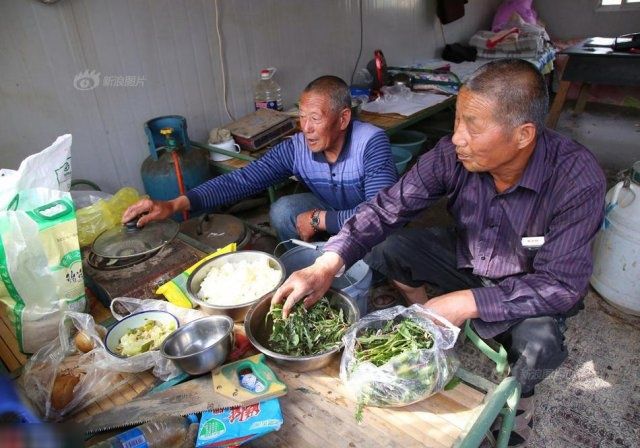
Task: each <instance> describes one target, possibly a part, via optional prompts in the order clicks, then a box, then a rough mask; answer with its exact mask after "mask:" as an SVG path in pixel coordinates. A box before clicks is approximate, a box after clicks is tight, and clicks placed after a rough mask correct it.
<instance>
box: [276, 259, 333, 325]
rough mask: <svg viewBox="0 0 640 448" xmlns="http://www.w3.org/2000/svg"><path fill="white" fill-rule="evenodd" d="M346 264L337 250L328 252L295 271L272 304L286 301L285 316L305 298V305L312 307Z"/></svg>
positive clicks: (278, 291)
mask: <svg viewBox="0 0 640 448" xmlns="http://www.w3.org/2000/svg"><path fill="white" fill-rule="evenodd" d="M343 266H344V262H343V261H342V258H340V256H339V255H338V254H336V253H335V252H326V253H324V254H323V255H321V256H320V257H318V258H317V259H316V261H315V263H314V264H312V265H311V266H309V267H307V268H304V269H301V270H299V271H296V272H294V273H293V274H291V276H290V277H289V278H288V279H287V280H286V281H285V282H284V283H283V284H282V286H280V287H279V288H278V290H277V291H276V292H275V294H274V295H273V298H272V299H271V305H275V304H276V303H282V302H284V305H283V307H282V315H283V317H285V318H286V317H288V316H289V313H290V312H291V309H292V308H293V306H294V305H295V304H296V303H297V302H299V301H300V300H303V299H304V306H305V307H306V308H309V307H311V306H312V305H313V304H314V303H316V302H317V301H318V300H320V299H321V298H322V296H323V295H324V293H325V292H327V290H328V289H329V287H330V286H331V283H332V282H333V279H334V277H335V275H336V274H337V273H338V272H339V271H340V269H341V268H342V267H343Z"/></svg>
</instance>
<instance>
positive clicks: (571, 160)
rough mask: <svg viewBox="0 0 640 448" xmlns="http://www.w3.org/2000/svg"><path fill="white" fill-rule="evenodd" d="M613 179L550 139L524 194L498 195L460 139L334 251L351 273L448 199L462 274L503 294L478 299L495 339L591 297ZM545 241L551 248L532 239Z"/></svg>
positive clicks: (373, 209)
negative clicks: (460, 156) (595, 247)
mask: <svg viewBox="0 0 640 448" xmlns="http://www.w3.org/2000/svg"><path fill="white" fill-rule="evenodd" d="M604 194H605V179H604V175H603V173H602V170H601V169H600V167H599V166H598V163H597V161H596V159H595V158H594V156H593V155H592V154H591V153H590V152H589V151H588V150H587V149H586V148H585V147H584V146H582V145H580V144H578V143H576V142H575V141H573V140H571V139H569V138H567V137H564V136H562V135H560V134H558V133H557V132H554V131H552V130H549V129H545V130H544V131H543V132H541V134H540V136H539V137H538V140H537V142H536V147H535V150H534V151H533V154H532V156H531V158H530V159H529V161H528V164H527V167H526V168H525V171H524V173H523V175H522V177H521V178H520V180H519V181H518V183H517V184H516V185H514V186H513V187H511V188H509V189H508V190H506V191H505V192H503V193H497V192H496V189H495V184H494V182H493V179H492V177H491V175H490V174H489V173H471V172H469V171H467V170H466V169H465V168H464V167H463V165H462V164H461V163H460V162H459V161H458V160H457V158H456V153H455V145H454V144H453V143H452V142H451V138H450V137H445V138H443V139H442V140H441V141H440V142H439V143H438V145H437V146H436V147H435V148H434V149H433V150H431V151H430V152H428V153H427V154H425V155H424V156H422V157H421V158H420V159H419V160H418V162H417V163H416V165H415V166H414V167H413V168H412V169H411V170H410V171H409V172H408V173H407V174H405V175H404V176H403V177H402V178H401V179H400V181H399V182H398V183H396V184H395V185H394V186H392V187H390V188H387V189H385V190H382V191H381V192H380V193H379V194H378V195H377V196H376V197H375V198H373V199H372V200H371V201H369V202H367V203H366V204H363V205H362V206H361V208H360V210H359V212H358V213H357V214H356V215H355V216H354V217H353V218H352V219H350V220H349V221H347V223H346V224H345V226H344V227H343V229H342V230H341V231H340V233H339V234H338V235H337V236H335V237H333V238H331V239H330V240H329V242H328V243H327V244H326V245H325V247H324V249H325V251H331V252H336V253H338V254H339V255H340V256H341V257H342V259H343V260H344V261H345V263H346V265H347V266H350V265H351V264H352V263H354V262H355V261H356V260H359V259H360V258H362V257H363V256H364V254H365V253H366V252H368V251H369V250H370V249H371V248H372V247H373V246H375V245H376V244H378V243H379V242H381V241H382V240H383V239H384V237H385V235H387V234H388V233H389V232H391V231H392V230H393V229H395V228H398V227H400V226H401V225H402V224H403V223H406V222H407V221H408V220H410V219H411V218H412V217H414V216H416V215H417V214H418V213H419V212H420V211H422V210H423V209H425V208H426V207H428V206H430V205H432V204H433V203H434V202H436V201H437V200H438V199H439V198H441V197H443V196H446V197H447V198H448V208H449V211H450V212H451V214H452V215H453V217H454V219H455V223H456V227H457V235H458V242H457V251H456V252H457V266H458V268H469V269H472V270H473V273H474V274H475V275H477V276H479V277H484V278H487V279H490V280H492V281H493V283H494V286H487V287H483V288H475V289H473V290H472V292H473V295H474V298H475V301H476V306H477V308H478V312H479V315H480V318H479V319H476V320H475V321H474V326H475V328H476V330H477V331H478V333H479V334H480V336H482V337H485V338H488V337H493V336H495V335H497V334H499V333H502V332H504V331H505V330H507V329H508V328H509V327H510V326H512V325H514V324H515V323H517V322H519V321H520V320H522V319H523V318H526V317H533V316H543V315H559V314H563V313H565V312H566V311H568V310H569V309H571V307H572V306H574V305H575V304H576V303H577V302H578V300H580V298H581V297H583V296H584V294H585V292H586V290H587V286H588V282H589V277H590V275H591V271H592V257H591V241H592V239H593V237H594V236H595V234H596V231H597V230H598V228H599V226H600V223H601V222H602V218H603V213H604ZM538 236H540V237H544V243H543V244H542V246H541V247H539V248H537V249H535V250H532V249H530V248H527V247H525V246H523V242H522V238H523V237H538Z"/></svg>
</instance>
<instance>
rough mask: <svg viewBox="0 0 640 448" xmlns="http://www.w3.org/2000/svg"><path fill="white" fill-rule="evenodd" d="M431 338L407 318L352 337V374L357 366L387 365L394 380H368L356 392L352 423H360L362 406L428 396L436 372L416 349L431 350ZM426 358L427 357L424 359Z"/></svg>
mask: <svg viewBox="0 0 640 448" xmlns="http://www.w3.org/2000/svg"><path fill="white" fill-rule="evenodd" d="M433 344H434V338H433V335H432V334H431V333H430V332H429V331H427V330H425V329H424V328H423V327H421V326H420V325H419V324H417V323H416V322H415V321H413V320H411V319H404V320H401V321H400V322H394V321H388V322H387V323H385V325H384V326H383V327H382V328H380V329H375V328H367V329H365V330H364V331H363V332H362V334H361V335H360V336H358V337H357V338H356V341H355V349H354V358H355V362H353V363H352V364H351V365H350V366H349V367H350V371H351V373H353V372H354V371H355V370H356V369H357V368H358V366H359V365H361V364H362V363H364V362H370V363H372V364H373V365H374V366H376V367H381V366H383V365H385V364H388V371H390V372H392V373H393V375H394V377H395V378H397V381H395V380H394V381H388V380H386V381H377V380H376V379H375V378H371V381H369V382H366V383H364V384H363V385H362V388H361V389H360V390H359V391H358V401H357V406H356V421H357V422H361V421H362V418H363V410H364V408H365V407H366V406H368V405H372V406H390V405H391V406H394V405H398V403H404V404H410V403H414V402H416V401H418V400H420V399H422V398H424V397H426V396H427V395H429V394H430V393H431V392H432V391H433V389H434V387H435V383H436V379H437V376H438V372H437V369H436V365H435V363H434V362H425V356H421V354H420V353H419V350H429V349H431V348H432V347H433ZM426 358H427V359H428V358H429V357H426Z"/></svg>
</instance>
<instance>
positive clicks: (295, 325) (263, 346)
mask: <svg viewBox="0 0 640 448" xmlns="http://www.w3.org/2000/svg"><path fill="white" fill-rule="evenodd" d="M272 296H273V293H269V294H267V295H266V296H264V297H263V298H262V299H260V301H258V302H257V303H256V304H254V305H253V306H252V307H251V309H249V311H248V312H247V315H246V317H245V321H244V329H245V333H246V334H247V337H248V338H249V341H251V343H252V344H253V346H254V347H255V348H256V349H258V350H260V351H261V352H262V353H264V354H265V355H266V356H267V357H268V358H270V359H271V360H273V362H275V363H276V364H278V365H280V366H282V367H285V368H287V369H289V370H293V371H295V372H307V371H309V370H316V369H321V368H323V367H325V366H327V365H328V364H329V363H330V362H331V361H332V360H333V359H335V358H336V357H338V355H339V353H340V350H341V349H342V347H343V345H344V343H343V341H342V336H343V335H344V334H345V333H346V332H347V330H348V329H349V327H350V326H351V325H352V324H353V323H355V322H357V321H358V319H359V318H360V312H359V311H358V307H357V305H356V303H355V302H354V301H353V299H351V298H350V297H349V296H348V295H346V294H344V293H343V292H341V291H338V290H336V289H333V288H331V289H329V290H328V291H327V292H326V294H325V295H324V297H323V298H322V299H320V300H319V301H318V302H317V303H316V304H315V305H314V306H312V307H311V308H309V309H308V310H305V308H304V305H303V304H302V302H299V303H298V304H296V306H295V307H294V309H293V311H292V312H291V313H290V315H289V317H288V318H287V319H283V318H282V307H281V306H276V307H274V308H273V309H272V308H271V297H272Z"/></svg>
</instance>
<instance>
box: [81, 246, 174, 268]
mask: <svg viewBox="0 0 640 448" xmlns="http://www.w3.org/2000/svg"><path fill="white" fill-rule="evenodd" d="M160 249H161V248H159V249H158V250H156V251H153V252H149V253H147V254H142V255H137V256H133V257H126V258H107V257H101V256H100V255H97V254H95V253H94V252H89V254H88V255H87V263H89V266H91V267H93V268H95V269H99V270H101V271H115V270H117V269H124V268H128V267H131V266H133V265H136V264H138V263H142V262H143V261H146V260H148V259H149V258H151V257H153V256H154V255H155V254H157V253H158V252H159V251H160Z"/></svg>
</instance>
